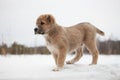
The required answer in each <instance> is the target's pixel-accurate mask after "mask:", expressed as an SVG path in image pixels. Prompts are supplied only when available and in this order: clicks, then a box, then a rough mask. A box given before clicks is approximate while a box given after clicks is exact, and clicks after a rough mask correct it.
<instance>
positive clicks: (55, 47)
mask: <svg viewBox="0 0 120 80" xmlns="http://www.w3.org/2000/svg"><path fill="white" fill-rule="evenodd" d="M47 48H48V49H49V51H50V52H51V53H52V54H58V53H59V50H58V48H57V46H55V45H52V44H50V43H47Z"/></svg>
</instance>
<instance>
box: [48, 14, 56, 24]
mask: <svg viewBox="0 0 120 80" xmlns="http://www.w3.org/2000/svg"><path fill="white" fill-rule="evenodd" d="M47 21H48V23H52V24H54V23H55V19H54V17H53V16H52V15H47Z"/></svg>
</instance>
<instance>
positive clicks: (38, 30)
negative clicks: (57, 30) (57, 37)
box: [34, 28, 45, 34]
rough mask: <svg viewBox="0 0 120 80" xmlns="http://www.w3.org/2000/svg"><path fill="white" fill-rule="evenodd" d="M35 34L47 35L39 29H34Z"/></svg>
mask: <svg viewBox="0 0 120 80" xmlns="http://www.w3.org/2000/svg"><path fill="white" fill-rule="evenodd" d="M34 33H35V34H45V33H44V31H43V30H42V29H38V28H35V29H34Z"/></svg>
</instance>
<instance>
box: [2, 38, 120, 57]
mask: <svg viewBox="0 0 120 80" xmlns="http://www.w3.org/2000/svg"><path fill="white" fill-rule="evenodd" d="M97 47H98V50H99V52H100V54H120V41H119V40H117V41H115V40H106V41H99V40H98V42H97ZM84 52H85V53H87V52H88V51H87V49H84ZM7 54H14V55H21V54H50V52H49V50H48V49H47V48H46V47H45V46H39V47H26V46H25V45H22V44H18V43H17V42H14V43H13V44H12V45H11V46H10V47H8V46H7V44H5V43H3V44H2V45H0V55H7Z"/></svg>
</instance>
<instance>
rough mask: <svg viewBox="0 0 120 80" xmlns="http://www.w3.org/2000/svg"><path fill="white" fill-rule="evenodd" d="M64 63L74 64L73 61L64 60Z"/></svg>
mask: <svg viewBox="0 0 120 80" xmlns="http://www.w3.org/2000/svg"><path fill="white" fill-rule="evenodd" d="M66 64H74V62H73V61H66Z"/></svg>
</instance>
